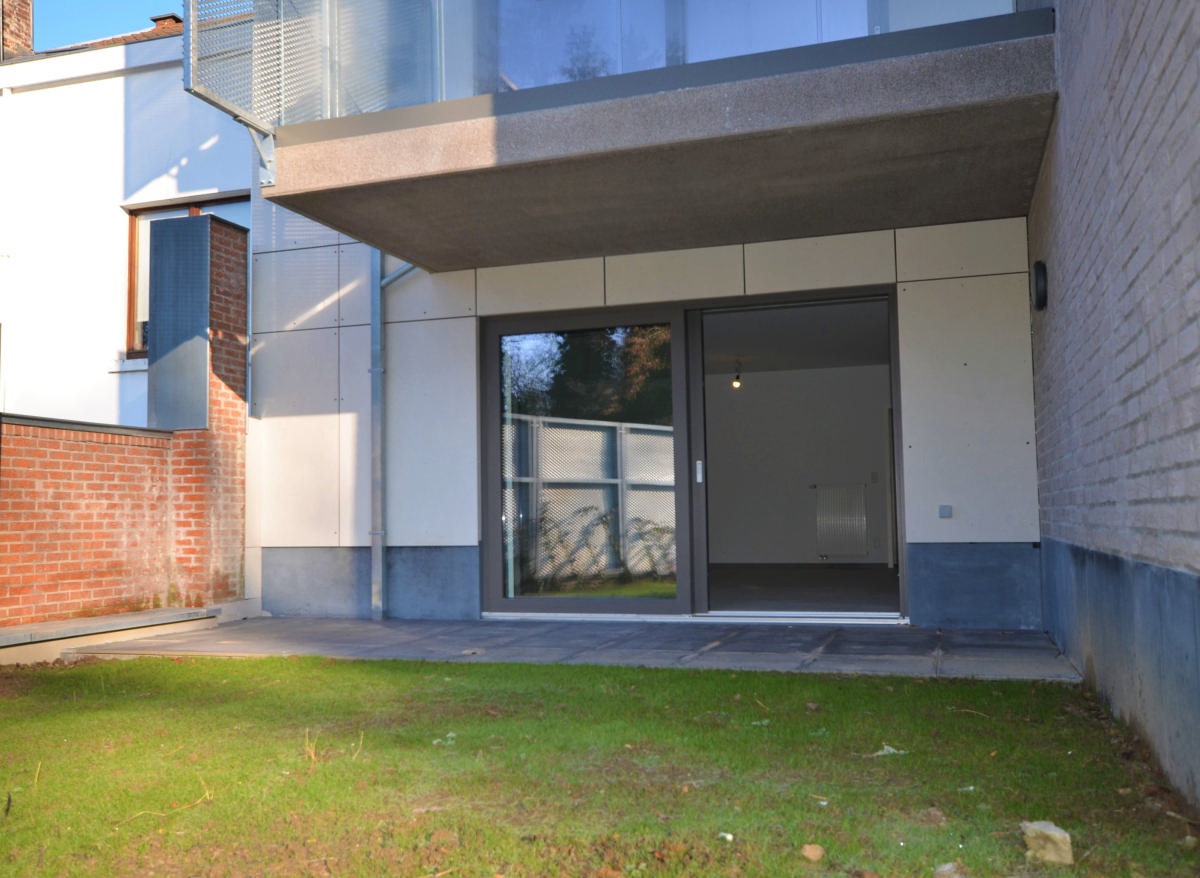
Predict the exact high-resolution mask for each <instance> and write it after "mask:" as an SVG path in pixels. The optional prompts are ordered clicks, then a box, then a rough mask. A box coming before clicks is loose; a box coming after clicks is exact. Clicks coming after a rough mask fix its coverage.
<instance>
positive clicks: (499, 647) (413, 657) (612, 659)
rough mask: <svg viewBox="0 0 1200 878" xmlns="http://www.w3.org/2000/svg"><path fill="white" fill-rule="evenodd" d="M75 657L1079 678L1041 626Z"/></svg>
mask: <svg viewBox="0 0 1200 878" xmlns="http://www.w3.org/2000/svg"><path fill="white" fill-rule="evenodd" d="M74 654H76V655H95V656H109V657H119V656H120V657H128V656H155V655H157V656H180V655H187V656H225V657H252V656H279V655H285V656H286V655H321V656H328V657H331V658H338V659H405V660H410V661H444V662H527V663H533V664H551V663H554V664H594V665H627V666H628V665H633V666H643V667H675V668H707V669H723V670H747V671H749V670H763V671H781V672H792V673H797V672H799V673H827V674H896V675H900V676H919V677H978V678H981V679H989V680H994V679H1017V680H1055V681H1061V682H1067V683H1078V682H1079V681H1080V679H1081V678H1080V675H1079V673H1078V672H1077V671H1076V670H1075V668H1073V667H1072V666H1071V664H1070V663H1069V662H1068V661H1067V660H1066V658H1065V657H1063V655H1062V654H1061V653H1060V652H1059V650H1058V648H1057V647H1056V646H1055V645H1054V644H1053V643H1052V642H1051V641H1050V639H1049V638H1048V637H1047V636H1046V635H1045V634H1041V633H1037V632H1019V633H1005V632H996V631H979V632H971V631H965V632H953V633H946V632H939V631H933V630H927V629H921V628H907V627H896V628H881V627H879V626H874V625H872V626H858V627H856V626H850V625H823V624H814V625H807V624H795V625H792V624H754V623H737V624H731V623H724V622H722V623H712V622H706V621H701V620H697V621H694V622H679V621H670V622H665V621H664V622H657V621H630V622H625V621H619V622H609V621H594V622H593V621H563V620H538V619H521V620H490V619H489V620H483V621H470V622H430V621H400V620H385V621H383V622H370V621H360V620H349V619H310V618H260V619H248V620H245V621H240V622H232V623H228V624H224V625H221V626H219V627H216V628H210V629H207V630H203V631H193V632H188V633H181V634H169V635H163V636H159V637H147V638H144V639H138V640H129V641H124V642H121V643H113V644H104V645H95V646H86V647H81V648H79V649H77V650H75V651H74Z"/></svg>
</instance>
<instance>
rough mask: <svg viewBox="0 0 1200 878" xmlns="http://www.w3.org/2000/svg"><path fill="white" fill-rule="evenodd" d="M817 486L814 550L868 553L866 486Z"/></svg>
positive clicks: (825, 553) (831, 553) (824, 553)
mask: <svg viewBox="0 0 1200 878" xmlns="http://www.w3.org/2000/svg"><path fill="white" fill-rule="evenodd" d="M813 487H815V488H816V489H817V554H818V555H819V556H821V558H822V559H826V558H830V557H833V556H835V555H841V556H860V557H861V556H863V555H866V554H867V486H866V485H814V486H813Z"/></svg>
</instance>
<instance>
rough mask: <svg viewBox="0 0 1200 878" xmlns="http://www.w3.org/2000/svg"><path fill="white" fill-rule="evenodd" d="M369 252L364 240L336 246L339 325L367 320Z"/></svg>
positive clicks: (369, 290)
mask: <svg viewBox="0 0 1200 878" xmlns="http://www.w3.org/2000/svg"><path fill="white" fill-rule="evenodd" d="M371 253H372V249H371V248H370V247H368V246H367V245H366V244H343V245H342V246H340V247H338V295H337V302H338V323H339V324H341V325H342V326H347V325H350V326H365V325H368V324H370V322H371Z"/></svg>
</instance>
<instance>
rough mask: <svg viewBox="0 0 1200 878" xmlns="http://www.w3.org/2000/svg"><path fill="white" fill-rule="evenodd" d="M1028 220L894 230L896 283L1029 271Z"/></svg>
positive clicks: (1018, 219)
mask: <svg viewBox="0 0 1200 878" xmlns="http://www.w3.org/2000/svg"><path fill="white" fill-rule="evenodd" d="M1028 270H1029V262H1028V256H1027V247H1026V232H1025V217H1023V216H1021V217H1014V218H1012V219H1001V220H984V221H982V222H976V223H954V224H952V225H945V226H921V227H918V228H912V229H897V230H896V279H897V280H898V281H901V282H903V281H906V280H934V279H936V278H945V277H976V276H978V275H986V274H1007V273H1009V272H1020V271H1028Z"/></svg>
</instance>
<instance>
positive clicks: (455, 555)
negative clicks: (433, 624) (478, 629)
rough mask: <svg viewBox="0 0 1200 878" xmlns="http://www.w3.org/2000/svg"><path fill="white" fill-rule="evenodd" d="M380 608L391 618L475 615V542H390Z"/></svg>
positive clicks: (477, 612)
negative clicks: (454, 543)
mask: <svg viewBox="0 0 1200 878" xmlns="http://www.w3.org/2000/svg"><path fill="white" fill-rule="evenodd" d="M386 579H387V581H386V583H385V589H386V600H385V602H384V612H385V614H386V615H387V616H389V617H391V618H393V619H478V618H479V616H480V612H481V609H482V608H481V606H480V587H479V548H478V547H477V546H392V547H389V548H388V550H387V573H386Z"/></svg>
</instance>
